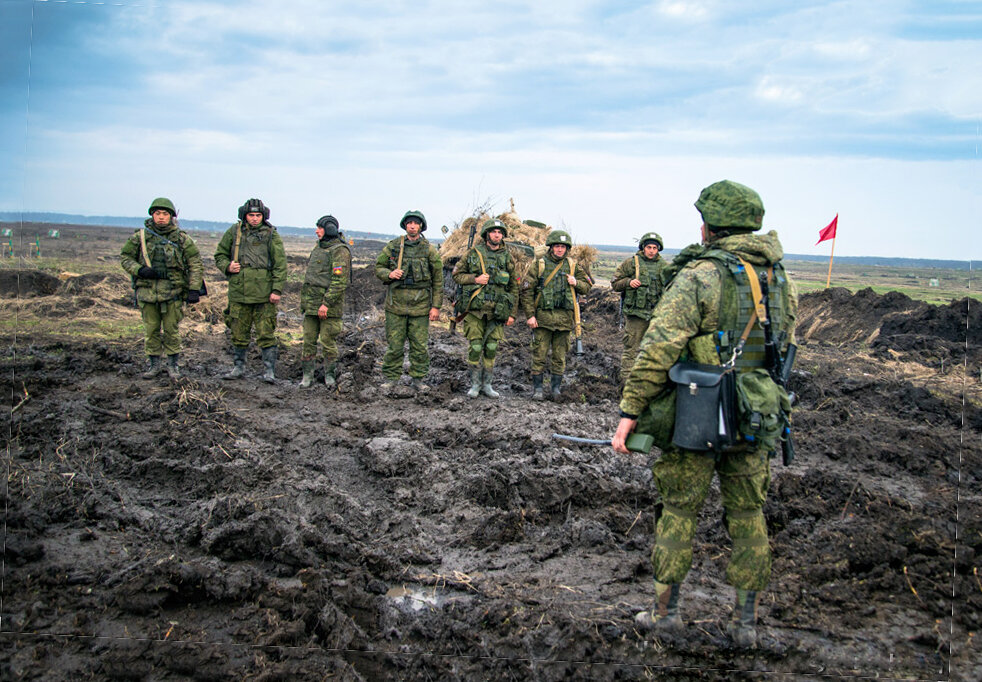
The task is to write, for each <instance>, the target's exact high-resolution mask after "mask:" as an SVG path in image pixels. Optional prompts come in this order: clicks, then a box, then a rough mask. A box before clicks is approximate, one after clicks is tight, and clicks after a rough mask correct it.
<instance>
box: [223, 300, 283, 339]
mask: <svg viewBox="0 0 982 682" xmlns="http://www.w3.org/2000/svg"><path fill="white" fill-rule="evenodd" d="M225 322H226V324H228V326H229V329H231V330H232V345H233V346H235V347H236V348H245V347H246V346H248V345H249V337H250V336H251V334H252V326H253V325H255V326H256V345H257V346H259V347H260V348H269V347H270V346H275V345H276V334H275V332H276V304H275V303H232V302H231V301H229V304H228V313H226V315H225Z"/></svg>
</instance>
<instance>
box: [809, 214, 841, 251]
mask: <svg viewBox="0 0 982 682" xmlns="http://www.w3.org/2000/svg"><path fill="white" fill-rule="evenodd" d="M838 225H839V214H838V213H836V214H835V217H834V218H832V222H831V223H829V224H828V225H826V226H825V227H823V228H822V229H821V230H819V232H818V241H817V242H815V245H816V246H818V245H819V244H821V243H822V242H824V241H825V240H827V239H835V228H836V227H838Z"/></svg>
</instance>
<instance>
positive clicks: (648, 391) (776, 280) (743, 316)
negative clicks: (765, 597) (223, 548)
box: [612, 180, 798, 647]
mask: <svg viewBox="0 0 982 682" xmlns="http://www.w3.org/2000/svg"><path fill="white" fill-rule="evenodd" d="M695 205H696V209H697V210H698V211H699V213H700V214H701V216H702V220H703V224H702V227H701V231H702V240H703V245H702V246H698V245H693V246H691V247H687V248H686V249H684V250H683V252H682V253H681V254H679V256H676V258H675V259H674V260H673V264H672V265H673V269H674V268H675V267H676V266H677V263H676V262H675V261H682V260H686V261H687V262H686V263H684V264H681V268H680V269H679V270H678V274H677V275H676V276H675V278H674V279H673V280H672V283H671V286H670V287H669V288H668V289H666V290H665V294H664V296H663V297H662V300H661V302H660V303H659V304H658V306H657V307H656V308H655V312H654V314H653V315H652V318H651V324H650V325H649V326H648V331H647V332H646V333H645V335H644V339H643V340H642V342H641V350H640V352H639V353H638V357H637V359H636V360H635V363H634V367H633V368H632V369H631V373H630V376H629V377H628V379H627V384H626V386H625V387H624V393H623V395H622V397H621V403H620V409H621V420H620V423H619V424H618V426H617V431H616V433H615V434H614V437H613V439H612V445H613V448H614V450H615V451H616V452H620V453H625V454H626V453H627V448H626V447H625V440H626V439H627V436H628V435H629V434H630V433H631V431H633V430H634V429H635V427H636V426H637V425H638V417H639V416H645V417H646V418H647V416H648V415H649V414H650V413H649V411H648V410H647V408H648V407H654V406H656V405H659V404H663V403H662V402H661V401H662V396H665V395H670V394H669V393H668V392H667V391H666V389H667V388H668V387H669V386H670V385H671V381H670V379H669V370H670V368H672V366H673V365H675V363H676V362H677V361H679V360H680V359H681V360H688V361H690V362H692V363H698V365H696V366H695V367H693V365H691V364H687V365H684V366H683V365H680V368H679V369H680V370H682V369H683V368H685V371H692V372H697V371H698V372H704V373H708V372H707V370H706V369H705V367H704V366H706V365H714V366H717V367H718V366H721V365H729V366H731V367H733V369H734V371H735V376H734V382H735V387H736V388H735V391H736V398H735V400H734V402H735V403H737V404H738V405H740V407H739V408H738V411H737V418H738V426H737V427H736V428H735V431H736V432H737V433H738V434H739V437H737V438H735V439H734V440H733V441H732V444H728V445H727V446H726V447H724V448H722V449H720V450H716V449H708V450H706V448H703V450H706V451H698V450H694V449H682V448H680V447H678V446H676V445H674V444H667V445H666V446H665V447H664V448H663V451H662V454H661V456H660V457H659V458H658V460H657V461H656V462H655V464H654V465H653V466H652V474H653V477H654V481H655V485H656V486H657V488H658V493H659V496H660V498H661V505H660V509H659V511H658V515H657V516H658V518H657V523H656V526H655V546H654V548H653V549H652V551H651V563H652V568H653V572H654V577H655V595H656V598H655V605H654V608H653V609H652V610H651V611H642V612H641V613H639V614H638V615H637V617H636V618H635V620H636V622H637V624H638V625H639V626H642V627H654V628H655V629H658V630H668V631H678V630H680V629H682V628H683V627H685V626H684V624H683V622H682V618H681V616H680V614H679V594H680V588H681V584H682V581H683V580H684V579H685V576H686V574H687V573H688V572H689V569H690V567H691V566H692V540H693V538H694V536H695V533H696V525H697V518H698V514H699V510H700V509H701V508H702V506H703V503H704V502H705V500H706V496H707V494H708V493H709V489H710V485H711V483H712V480H713V476H714V475H718V476H719V489H720V497H721V499H722V503H723V509H724V510H725V512H726V526H727V530H728V531H729V534H730V538H731V540H732V542H733V550H732V552H731V553H730V558H729V565H728V566H727V568H726V581H727V582H728V583H729V584H731V585H733V587H734V588H735V589H736V605H735V606H734V609H733V614H732V619H731V621H730V624H729V626H728V628H727V630H728V632H729V634H730V636H731V637H732V638H733V642H734V643H735V644H736V645H737V646H740V647H753V646H754V645H755V644H756V641H757V604H758V600H759V599H760V595H761V592H762V591H763V590H764V589H765V588H766V587H767V584H768V581H769V580H770V575H771V551H770V547H769V546H768V540H767V522H766V521H765V519H764V513H763V507H764V502H765V500H766V498H767V489H768V487H769V485H770V480H771V471H770V459H769V458H770V456H771V455H772V454H774V451H775V449H780V447H781V431H782V427H783V425H784V424H786V421H784V420H782V417H785V416H786V413H787V411H790V409H791V406H790V402H789V401H788V396H787V394H786V393H785V392H784V389H783V388H782V387H781V386H780V385H779V384H778V383H777V382H775V381H774V380H773V375H772V374H771V373H770V369H771V367H769V366H768V365H769V363H770V362H772V361H774V360H775V356H774V353H775V352H777V353H779V356H778V357H783V356H785V354H786V352H787V350H786V349H787V348H789V344H791V343H792V341H793V334H794V325H795V318H796V316H797V310H798V298H797V293H796V291H795V287H794V283H793V282H792V281H791V280H790V279H789V278H788V276H787V274H786V273H785V271H784V268H783V266H782V265H781V258H782V257H783V256H784V250H783V248H782V247H781V242H780V241H778V237H777V233H776V232H774V231H771V232H768V233H767V234H757V233H756V232H757V230H759V229H760V228H761V224H762V221H763V217H764V205H763V203H762V202H761V200H760V196H759V195H758V194H757V192H755V191H753V190H752V189H750V188H749V187H745V186H744V185H740V184H738V183H735V182H731V181H729V180H724V181H722V182H717V183H714V184H712V185H710V186H709V187H707V188H705V189H704V190H703V191H702V193H701V194H700V195H699V200H698V201H696V204H695ZM761 282H763V284H762V283H761ZM765 285H766V286H767V289H768V294H767V298H766V299H765V298H764V295H763V287H764V286H765ZM765 303H766V305H765ZM762 312H763V313H764V314H763V315H762V314H761V313H762ZM765 322H766V324H765ZM769 340H770V341H771V342H772V343H773V345H772V346H770V347H769V346H768V345H767V342H768V341H769ZM690 376H692V375H690ZM719 381H720V379H719V375H717V383H718V382H719ZM681 391H685V392H687V393H688V395H689V396H692V395H697V394H698V391H699V389H698V386H697V384H696V383H691V384H689V385H680V386H679V388H678V389H677V391H676V401H677V404H676V408H677V407H679V406H681V405H684V404H686V405H690V406H691V405H692V404H693V401H692V400H688V402H686V403H682V402H680V401H681V398H680V397H678V396H679V395H680V393H679V392H681ZM706 404H707V405H708V409H709V411H711V412H712V415H710V416H713V419H712V420H709V421H711V422H713V428H714V430H716V431H717V433H719V431H718V429H716V425H715V423H714V422H715V415H716V413H717V411H718V410H721V409H722V408H721V407H720V405H721V403H719V402H715V403H714V402H712V401H706ZM751 405H752V406H753V407H752V408H751V409H749V410H748V409H747V407H745V406H751ZM666 414H667V415H668V416H667V418H668V420H670V421H671V422H672V423H673V424H674V426H671V425H669V426H670V428H674V430H675V434H676V436H678V434H679V431H680V428H681V427H684V428H683V429H682V432H683V433H686V432H691V429H692V427H693V426H698V424H696V422H698V421H700V419H699V418H697V419H690V420H689V421H688V422H686V421H685V420H686V416H687V415H686V412H685V411H684V410H682V411H676V410H675V409H673V410H671V411H666ZM701 420H702V421H707V420H706V419H705V417H702V418H701ZM656 431H657V429H656ZM717 433H712V434H710V436H711V437H716V436H717ZM729 433H730V434H731V435H734V430H730V431H729ZM701 437H702V438H703V439H704V440H705V439H706V438H707V436H706V435H704V434H701ZM709 445H712V443H709ZM692 447H694V444H693V446H692Z"/></svg>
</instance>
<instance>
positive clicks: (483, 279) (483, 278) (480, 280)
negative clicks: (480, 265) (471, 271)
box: [474, 272, 491, 285]
mask: <svg viewBox="0 0 982 682" xmlns="http://www.w3.org/2000/svg"><path fill="white" fill-rule="evenodd" d="M489 281H491V275H489V274H488V273H486V272H485V273H484V274H483V275H478V276H477V277H475V278H474V284H482V285H483V284H487V283H488V282H489Z"/></svg>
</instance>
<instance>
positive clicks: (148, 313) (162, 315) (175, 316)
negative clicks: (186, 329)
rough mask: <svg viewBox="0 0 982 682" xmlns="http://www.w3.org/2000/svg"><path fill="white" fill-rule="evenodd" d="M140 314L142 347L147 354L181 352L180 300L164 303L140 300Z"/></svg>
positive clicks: (181, 313) (181, 309)
mask: <svg viewBox="0 0 982 682" xmlns="http://www.w3.org/2000/svg"><path fill="white" fill-rule="evenodd" d="M140 315H141V316H142V317H143V329H144V332H145V333H146V340H145V341H144V344H143V348H144V350H145V351H146V353H147V355H160V354H161V353H164V354H165V355H175V354H177V353H180V352H181V335H180V334H179V333H178V326H179V325H180V324H181V320H183V319H184V304H183V302H182V301H167V302H166V303H144V302H142V301H141V302H140Z"/></svg>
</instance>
